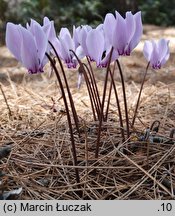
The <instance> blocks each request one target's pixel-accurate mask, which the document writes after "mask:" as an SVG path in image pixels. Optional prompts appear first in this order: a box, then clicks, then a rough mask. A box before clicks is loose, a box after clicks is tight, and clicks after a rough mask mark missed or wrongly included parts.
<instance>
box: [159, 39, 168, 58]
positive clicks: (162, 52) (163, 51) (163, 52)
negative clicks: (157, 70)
mask: <svg viewBox="0 0 175 216" xmlns="http://www.w3.org/2000/svg"><path fill="white" fill-rule="evenodd" d="M168 45H169V41H168V40H165V39H161V40H159V41H158V53H159V59H160V62H162V60H164V59H165V60H168V58H169V46H168Z"/></svg>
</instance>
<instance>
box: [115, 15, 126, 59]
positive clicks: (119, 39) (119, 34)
mask: <svg viewBox="0 0 175 216" xmlns="http://www.w3.org/2000/svg"><path fill="white" fill-rule="evenodd" d="M112 41H113V42H112V45H113V47H114V49H115V50H116V51H118V53H119V54H120V55H124V54H125V47H126V44H127V30H126V21H125V19H124V18H123V17H122V16H121V15H120V14H119V13H118V12H117V11H116V24H115V28H114V33H113V38H112Z"/></svg>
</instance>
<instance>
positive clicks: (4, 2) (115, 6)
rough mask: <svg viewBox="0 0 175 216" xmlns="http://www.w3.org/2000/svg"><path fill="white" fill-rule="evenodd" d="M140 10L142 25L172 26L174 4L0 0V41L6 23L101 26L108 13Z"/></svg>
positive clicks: (150, 0) (163, 0) (144, 0)
mask: <svg viewBox="0 0 175 216" xmlns="http://www.w3.org/2000/svg"><path fill="white" fill-rule="evenodd" d="M115 10H117V11H119V12H120V13H121V14H125V12H126V11H127V10H131V11H132V12H136V11H138V10H142V17H143V22H144V23H147V24H155V25H159V26H160V25H161V26H172V25H175V0H168V1H167V0H71V1H70V0H64V1H61V0H25V1H24V0H10V1H9V0H0V33H1V36H0V41H1V44H2V43H3V42H4V41H3V40H4V37H3V35H4V32H5V26H6V22H7V21H11V22H14V23H22V24H25V23H26V22H28V21H29V20H30V18H33V19H35V20H37V21H38V22H40V23H41V22H42V18H43V17H44V16H48V17H49V18H50V19H53V20H54V21H55V27H56V29H57V31H59V29H60V27H63V26H64V27H68V28H71V27H72V25H76V26H78V25H81V24H91V25H92V26H93V25H94V26H95V25H97V24H99V23H101V22H102V21H103V19H104V17H105V14H106V13H108V12H112V13H114V11H115Z"/></svg>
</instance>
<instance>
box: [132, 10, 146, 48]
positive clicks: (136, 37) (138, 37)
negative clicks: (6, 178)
mask: <svg viewBox="0 0 175 216" xmlns="http://www.w3.org/2000/svg"><path fill="white" fill-rule="evenodd" d="M134 20H135V25H136V28H135V33H134V35H133V37H132V39H131V42H130V45H129V46H130V50H131V51H132V50H133V49H134V48H135V47H136V46H137V45H138V43H139V42H140V40H141V37H142V34H143V25H142V18H141V12H140V11H139V12H137V13H136V14H135V15H134Z"/></svg>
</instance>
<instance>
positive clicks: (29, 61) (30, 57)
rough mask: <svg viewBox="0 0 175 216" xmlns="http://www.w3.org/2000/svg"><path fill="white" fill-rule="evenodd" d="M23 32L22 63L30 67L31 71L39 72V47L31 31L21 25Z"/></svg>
mask: <svg viewBox="0 0 175 216" xmlns="http://www.w3.org/2000/svg"><path fill="white" fill-rule="evenodd" d="M20 32H21V34H22V42H21V43H22V45H21V60H22V64H23V65H24V66H25V67H26V68H27V69H28V71H29V72H30V73H37V72H39V71H40V68H39V65H40V62H39V58H38V55H37V47H36V43H35V40H34V37H33V35H32V33H31V32H30V31H28V30H27V29H25V28H24V27H22V26H20Z"/></svg>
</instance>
